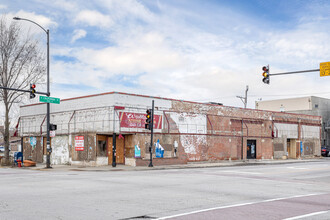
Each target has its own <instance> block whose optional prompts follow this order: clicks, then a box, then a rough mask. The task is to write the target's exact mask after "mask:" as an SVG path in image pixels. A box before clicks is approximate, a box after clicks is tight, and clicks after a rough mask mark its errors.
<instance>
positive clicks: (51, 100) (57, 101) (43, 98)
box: [39, 96, 60, 104]
mask: <svg viewBox="0 0 330 220" xmlns="http://www.w3.org/2000/svg"><path fill="white" fill-rule="evenodd" d="M39 101H40V102H47V103H54V104H60V99H59V98H54V97H48V96H39Z"/></svg>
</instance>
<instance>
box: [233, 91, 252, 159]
mask: <svg viewBox="0 0 330 220" xmlns="http://www.w3.org/2000/svg"><path fill="white" fill-rule="evenodd" d="M248 91H249V86H248V85H247V86H246V89H245V97H242V96H236V97H237V98H240V99H241V101H242V102H243V104H244V108H246V105H247V92H248ZM243 123H244V122H243V117H242V127H241V132H242V147H241V151H242V156H241V159H242V160H243V146H244V134H243Z"/></svg>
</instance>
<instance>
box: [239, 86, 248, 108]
mask: <svg viewBox="0 0 330 220" xmlns="http://www.w3.org/2000/svg"><path fill="white" fill-rule="evenodd" d="M248 91H249V86H248V85H247V86H246V89H245V97H242V96H236V97H237V98H240V99H241V101H242V102H243V104H244V108H246V105H247V92H248Z"/></svg>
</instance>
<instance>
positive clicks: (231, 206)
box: [157, 193, 324, 220]
mask: <svg viewBox="0 0 330 220" xmlns="http://www.w3.org/2000/svg"><path fill="white" fill-rule="evenodd" d="M323 194H324V193H320V194H318V193H314V194H307V195H297V196H290V197H281V198H274V199H267V200H263V201H258V202H247V203H240V204H234V205H227V206H219V207H214V208H209V209H201V210H196V211H192V212H186V213H181V214H177V215H171V216H165V217H160V218H157V220H163V219H170V218H176V217H181V216H185V215H191V214H196V213H201V212H207V211H213V210H218V209H226V208H234V207H240V206H245V205H253V204H260V203H266V202H273V201H278V200H284V199H294V198H300V197H307V196H316V195H323Z"/></svg>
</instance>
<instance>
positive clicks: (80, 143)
mask: <svg viewBox="0 0 330 220" xmlns="http://www.w3.org/2000/svg"><path fill="white" fill-rule="evenodd" d="M74 146H75V150H76V151H84V136H75V137H74Z"/></svg>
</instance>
